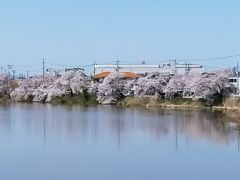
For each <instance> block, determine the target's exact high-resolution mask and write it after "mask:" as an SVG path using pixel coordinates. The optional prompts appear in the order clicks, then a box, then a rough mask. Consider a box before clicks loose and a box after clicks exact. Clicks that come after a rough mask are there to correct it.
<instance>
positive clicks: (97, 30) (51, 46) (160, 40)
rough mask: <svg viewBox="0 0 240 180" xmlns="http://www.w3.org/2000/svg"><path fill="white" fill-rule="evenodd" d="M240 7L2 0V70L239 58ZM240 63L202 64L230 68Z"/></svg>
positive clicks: (226, 2)
mask: <svg viewBox="0 0 240 180" xmlns="http://www.w3.org/2000/svg"><path fill="white" fill-rule="evenodd" d="M239 7H240V1H237V0H201V1H200V0H198V1H196V0H195V1H194V0H191V1H190V0H181V1H180V0H166V1H162V0H119V1H117V0H111V1H110V0H85V1H82V0H41V1H34V0H5V1H3V0H0V28H1V31H0V32H1V33H0V64H1V65H3V66H5V65H6V64H9V63H10V64H14V65H29V64H30V65H31V64H39V63H40V61H41V59H42V58H43V57H45V58H46V60H47V61H49V62H51V63H53V64H69V65H75V64H76V65H79V66H84V65H88V64H91V63H93V61H94V60H95V61H97V62H109V61H114V60H116V57H117V56H118V57H119V59H120V60H123V61H132V62H136V61H139V59H141V58H142V57H144V58H145V60H146V61H147V62H149V63H158V62H161V61H164V60H168V59H196V58H197V59H198V58H205V57H218V56H226V55H234V54H240V22H239V19H240V11H239ZM238 60H240V57H236V58H230V59H227V60H219V61H203V62H199V63H202V64H204V65H207V66H214V67H227V66H233V65H235V63H236V62H237V61H238ZM239 62H240V61H239ZM21 68H22V69H30V70H31V69H32V70H40V68H41V67H40V66H39V67H37V66H32V67H30V66H29V67H28V66H26V67H21ZM59 68H60V67H59ZM19 69H20V67H19Z"/></svg>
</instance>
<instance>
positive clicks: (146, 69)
mask: <svg viewBox="0 0 240 180" xmlns="http://www.w3.org/2000/svg"><path fill="white" fill-rule="evenodd" d="M116 69H118V70H119V71H120V72H132V73H136V74H145V73H150V72H160V73H163V74H185V73H187V72H199V73H203V72H204V68H203V67H202V66H201V65H198V64H177V63H174V64H171V63H166V64H161V65H157V64H155V65H150V64H118V65H117V64H95V65H94V72H95V74H98V73H102V72H106V71H113V70H116Z"/></svg>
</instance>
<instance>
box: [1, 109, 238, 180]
mask: <svg viewBox="0 0 240 180" xmlns="http://www.w3.org/2000/svg"><path fill="white" fill-rule="evenodd" d="M223 120H227V119H224V117H221V115H218V114H213V113H211V112H199V111H181V110H156V109H150V110H147V109H141V108H117V107H111V106H98V107H90V108H86V107H85V108H84V107H65V106H51V105H38V104H36V105H26V104H13V105H9V106H0V180H142V179H144V180H160V179H162V180H168V179H182V180H188V179H189V180H193V179H199V180H208V179H209V180H210V179H211V180H212V179H217V180H221V179H231V180H235V179H238V180H239V179H240V171H239V167H240V153H239V140H238V139H240V138H239V137H240V135H239V131H238V130H237V125H236V124H234V123H226V122H224V121H223Z"/></svg>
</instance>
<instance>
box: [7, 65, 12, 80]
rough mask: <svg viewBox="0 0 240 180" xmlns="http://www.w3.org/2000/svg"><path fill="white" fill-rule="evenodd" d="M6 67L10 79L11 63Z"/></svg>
mask: <svg viewBox="0 0 240 180" xmlns="http://www.w3.org/2000/svg"><path fill="white" fill-rule="evenodd" d="M7 67H8V78H9V79H11V69H12V67H13V66H12V65H11V64H8V65H7Z"/></svg>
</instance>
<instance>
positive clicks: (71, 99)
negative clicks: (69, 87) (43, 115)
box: [50, 94, 98, 106]
mask: <svg viewBox="0 0 240 180" xmlns="http://www.w3.org/2000/svg"><path fill="white" fill-rule="evenodd" d="M50 103H51V104H55V105H56V104H65V105H84V106H90V105H96V104H98V103H97V101H96V96H95V95H92V94H83V95H77V96H76V95H73V96H72V95H65V96H62V97H56V98H53V99H52V101H51V102H50Z"/></svg>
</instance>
